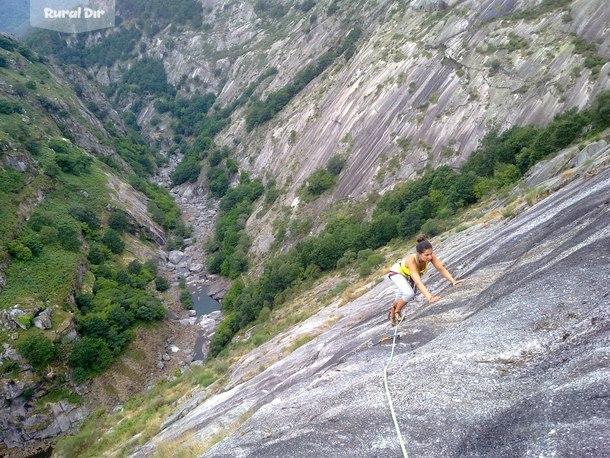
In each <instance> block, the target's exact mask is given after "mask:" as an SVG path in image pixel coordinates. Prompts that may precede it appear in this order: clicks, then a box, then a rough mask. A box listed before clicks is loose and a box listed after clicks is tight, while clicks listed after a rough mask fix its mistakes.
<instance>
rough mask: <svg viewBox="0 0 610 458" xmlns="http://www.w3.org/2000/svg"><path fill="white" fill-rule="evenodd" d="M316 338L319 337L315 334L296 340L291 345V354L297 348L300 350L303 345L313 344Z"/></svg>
mask: <svg viewBox="0 0 610 458" xmlns="http://www.w3.org/2000/svg"><path fill="white" fill-rule="evenodd" d="M316 337H318V336H317V335H315V334H307V335H304V336H303V337H299V338H298V339H297V340H295V341H294V342H292V343H291V344H290V348H289V350H290V352H291V353H292V352H293V351H295V350H296V349H297V348H300V347H302V346H303V345H305V344H306V343H309V342H311V341H312V340H313V339H315V338H316Z"/></svg>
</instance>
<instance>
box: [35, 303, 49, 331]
mask: <svg viewBox="0 0 610 458" xmlns="http://www.w3.org/2000/svg"><path fill="white" fill-rule="evenodd" d="M52 314H53V312H52V311H51V309H50V308H47V309H44V310H43V311H42V312H40V313H39V314H38V316H36V317H34V326H36V327H37V328H38V329H51V327H52V325H53V323H52V321H51V316H52Z"/></svg>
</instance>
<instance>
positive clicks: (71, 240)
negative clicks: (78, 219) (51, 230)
mask: <svg viewBox="0 0 610 458" xmlns="http://www.w3.org/2000/svg"><path fill="white" fill-rule="evenodd" d="M57 238H58V239H59V243H61V246H62V247H63V248H64V249H66V250H68V251H78V250H79V249H80V246H81V242H80V240H79V239H78V231H77V230H76V229H74V228H73V227H72V226H70V225H69V224H67V223H64V224H61V225H60V227H59V229H58V231H57Z"/></svg>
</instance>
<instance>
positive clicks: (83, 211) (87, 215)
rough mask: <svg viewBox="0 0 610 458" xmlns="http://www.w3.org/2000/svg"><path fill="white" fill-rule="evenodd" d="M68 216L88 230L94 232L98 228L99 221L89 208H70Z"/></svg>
mask: <svg viewBox="0 0 610 458" xmlns="http://www.w3.org/2000/svg"><path fill="white" fill-rule="evenodd" d="M70 214H71V215H72V216H73V217H74V218H75V219H77V220H78V221H81V222H83V223H85V224H86V225H87V226H89V228H91V229H93V230H96V229H99V228H100V220H99V218H98V217H97V214H96V213H95V211H93V210H92V209H91V208H86V207H72V208H70Z"/></svg>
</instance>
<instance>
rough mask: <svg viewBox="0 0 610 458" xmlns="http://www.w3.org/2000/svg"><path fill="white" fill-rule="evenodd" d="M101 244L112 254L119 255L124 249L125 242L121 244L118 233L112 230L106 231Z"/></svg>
mask: <svg viewBox="0 0 610 458" xmlns="http://www.w3.org/2000/svg"><path fill="white" fill-rule="evenodd" d="M102 242H103V243H104V245H106V246H107V247H108V248H109V249H110V251H112V252H113V253H114V254H121V253H122V252H123V250H124V249H125V242H123V240H122V239H121V236H120V235H119V233H118V232H117V231H115V230H114V229H108V230H107V231H106V233H105V234H104V236H103V237H102Z"/></svg>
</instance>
